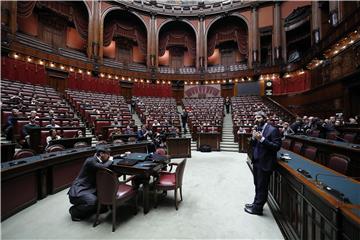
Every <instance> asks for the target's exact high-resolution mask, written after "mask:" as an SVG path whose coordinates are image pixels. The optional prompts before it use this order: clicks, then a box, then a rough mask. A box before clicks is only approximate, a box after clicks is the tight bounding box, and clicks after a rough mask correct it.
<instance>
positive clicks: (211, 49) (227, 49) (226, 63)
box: [207, 16, 249, 70]
mask: <svg viewBox="0 0 360 240" xmlns="http://www.w3.org/2000/svg"><path fill="white" fill-rule="evenodd" d="M248 38H249V37H248V27H247V24H246V22H245V21H244V20H243V19H241V18H239V17H237V16H228V17H224V18H220V19H219V20H217V21H216V22H214V23H213V24H212V25H211V26H210V28H209V30H208V34H207V58H208V59H207V62H208V66H210V67H211V66H212V67H219V69H220V70H221V69H224V67H230V66H242V65H244V67H246V66H247V61H248V52H249V48H248ZM231 69H233V68H231ZM236 69H237V68H236ZM239 70H240V69H239Z"/></svg>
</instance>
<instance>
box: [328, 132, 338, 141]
mask: <svg viewBox="0 0 360 240" xmlns="http://www.w3.org/2000/svg"><path fill="white" fill-rule="evenodd" d="M326 139H329V140H336V139H337V133H336V132H335V131H333V132H328V133H327V134H326Z"/></svg>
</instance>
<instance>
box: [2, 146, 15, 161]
mask: <svg viewBox="0 0 360 240" xmlns="http://www.w3.org/2000/svg"><path fill="white" fill-rule="evenodd" d="M15 146H16V144H15V143H2V144H1V162H7V161H11V160H12V159H13V156H14V154H15Z"/></svg>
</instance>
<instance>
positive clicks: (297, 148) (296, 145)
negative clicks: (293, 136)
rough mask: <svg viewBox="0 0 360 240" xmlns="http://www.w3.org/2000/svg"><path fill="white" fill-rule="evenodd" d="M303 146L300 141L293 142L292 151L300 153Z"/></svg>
mask: <svg viewBox="0 0 360 240" xmlns="http://www.w3.org/2000/svg"><path fill="white" fill-rule="evenodd" d="M302 147H303V144H302V143H300V142H295V143H294V146H293V152H294V153H297V154H301V149H302Z"/></svg>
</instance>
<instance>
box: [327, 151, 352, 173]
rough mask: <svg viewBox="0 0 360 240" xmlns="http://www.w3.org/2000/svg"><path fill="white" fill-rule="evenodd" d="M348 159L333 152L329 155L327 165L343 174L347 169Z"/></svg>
mask: <svg viewBox="0 0 360 240" xmlns="http://www.w3.org/2000/svg"><path fill="white" fill-rule="evenodd" d="M349 162H350V159H349V158H348V157H346V156H343V155H340V154H333V155H331V156H330V158H329V161H328V164H327V166H328V167H329V168H331V169H333V170H335V171H337V172H339V173H342V174H345V175H346V173H347V170H348V164H349Z"/></svg>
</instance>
